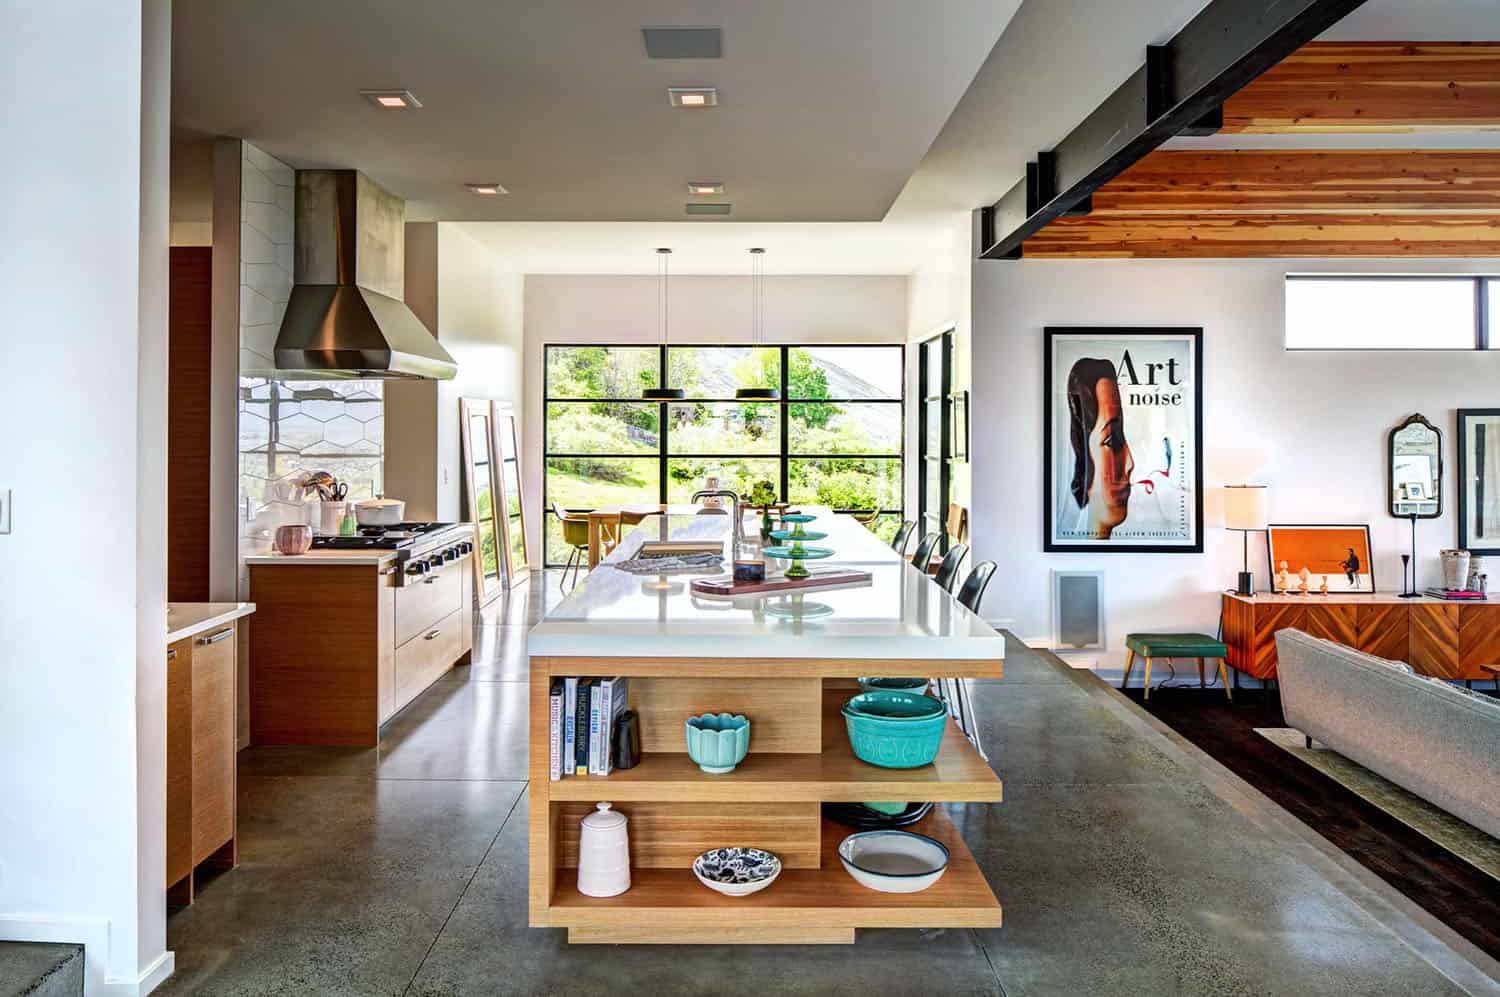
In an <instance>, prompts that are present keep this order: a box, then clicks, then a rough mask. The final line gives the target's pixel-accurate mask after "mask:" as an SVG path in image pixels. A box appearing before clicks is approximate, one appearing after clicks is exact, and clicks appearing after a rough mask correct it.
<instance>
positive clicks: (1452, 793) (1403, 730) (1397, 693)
mask: <svg viewBox="0 0 1500 997" xmlns="http://www.w3.org/2000/svg"><path fill="white" fill-rule="evenodd" d="M1276 652H1277V656H1278V658H1279V663H1278V664H1277V666H1276V673H1277V683H1278V684H1279V685H1280V687H1281V708H1282V711H1283V712H1284V713H1285V715H1286V722H1287V724H1288V725H1290V726H1292V727H1295V728H1297V729H1298V730H1300V731H1301V732H1302V733H1303V734H1306V735H1307V736H1308V737H1311V738H1312V739H1313V740H1314V741H1317V742H1319V743H1320V744H1324V745H1326V746H1328V747H1330V748H1332V749H1333V750H1334V751H1337V752H1338V753H1339V754H1341V755H1343V756H1345V757H1346V758H1350V759H1353V760H1354V761H1356V762H1358V763H1359V764H1361V765H1363V766H1364V767H1365V768H1367V769H1370V770H1372V771H1374V772H1378V773H1379V774H1380V775H1382V776H1384V777H1385V778H1387V779H1389V780H1390V781H1392V782H1394V783H1396V784H1397V785H1398V786H1401V787H1402V788H1404V789H1406V790H1408V791H1409V792H1412V793H1415V794H1416V795H1418V796H1420V797H1422V798H1423V799H1424V800H1427V801H1428V802H1429V803H1432V804H1434V805H1435V806H1438V807H1441V808H1442V809H1444V810H1446V811H1448V812H1449V813H1451V814H1453V815H1454V816H1455V817H1459V818H1462V819H1463V820H1466V821H1468V822H1469V823H1470V824H1473V825H1474V826H1475V827H1477V828H1479V829H1480V830H1482V831H1484V832H1486V833H1487V834H1490V835H1492V836H1494V837H1500V701H1497V700H1492V699H1490V698H1489V697H1486V696H1478V695H1475V694H1473V693H1470V692H1467V691H1466V690H1463V689H1460V688H1458V687H1456V686H1452V685H1449V684H1448V683H1447V682H1443V681H1441V680H1435V679H1428V678H1424V677H1422V676H1420V675H1414V674H1412V671H1411V668H1410V667H1409V666H1407V665H1405V664H1403V663H1401V662H1399V661H1387V660H1385V659H1384V658H1377V657H1374V656H1373V655H1369V654H1365V653H1363V652H1361V651H1356V650H1354V649H1352V648H1349V647H1345V646H1344V645H1342V644H1335V643H1333V642H1332V641H1326V640H1319V639H1318V638H1316V637H1309V636H1308V635H1307V634H1305V633H1303V632H1302V631H1300V630H1281V631H1278V632H1277V634H1276Z"/></svg>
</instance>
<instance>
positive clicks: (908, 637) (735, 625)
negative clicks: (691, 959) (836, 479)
mask: <svg viewBox="0 0 1500 997" xmlns="http://www.w3.org/2000/svg"><path fill="white" fill-rule="evenodd" d="M821 518H822V517H820V519H821ZM827 518H828V519H829V520H835V519H836V520H838V521H839V522H838V523H837V528H838V529H839V531H840V532H841V533H845V534H848V533H849V531H850V530H851V528H852V529H854V530H858V531H859V533H861V534H863V535H864V537H865V538H868V542H866V541H865V540H863V539H861V538H860V537H859V536H856V535H845V536H841V537H838V538H837V539H838V540H839V541H840V543H839V546H840V547H842V548H843V549H849V548H851V547H853V548H855V551H851V560H854V559H856V558H857V562H858V563H860V564H861V565H862V566H867V567H868V568H869V570H870V571H871V573H872V575H873V581H872V583H871V584H869V585H867V586H861V587H859V588H853V589H849V590H838V589H826V590H824V589H820V590H818V592H817V594H816V596H815V598H816V599H817V600H818V601H819V602H825V603H829V604H832V605H833V606H834V608H835V613H834V614H832V615H831V616H827V617H823V618H820V620H819V622H816V623H814V622H811V621H809V622H807V623H797V622H791V623H789V622H787V621H786V620H785V619H777V618H775V616H774V615H773V614H765V613H762V612H761V608H762V607H763V605H764V600H765V599H766V598H767V597H765V596H753V597H748V598H747V597H735V599H734V600H733V601H732V602H730V603H726V604H724V606H723V608H720V607H717V606H710V607H705V606H703V605H701V604H699V603H697V602H695V601H693V599H692V598H691V597H689V596H688V595H687V594H686V593H685V592H684V591H683V590H685V589H686V586H685V585H684V586H681V587H680V588H678V589H676V590H675V591H673V590H671V589H669V588H668V587H667V586H657V587H655V588H653V587H652V586H650V585H645V586H643V585H642V579H641V578H640V577H639V576H632V575H629V574H627V573H626V572H623V571H620V570H617V569H615V568H613V567H612V561H615V560H619V559H624V558H628V557H629V556H630V554H631V552H632V545H631V543H630V541H631V540H632V539H634V538H633V537H632V538H627V542H626V543H625V544H622V545H621V547H620V548H619V549H617V551H616V553H615V554H614V555H612V557H611V558H610V559H609V560H606V561H605V562H603V564H601V566H600V567H599V568H598V569H596V570H595V571H594V572H593V573H592V574H591V575H590V576H589V577H588V578H586V579H585V580H584V581H583V582H582V583H581V584H580V585H579V587H578V588H577V589H576V590H575V591H574V593H573V594H571V595H570V596H569V597H568V598H567V599H565V600H564V601H563V603H562V604H560V605H559V606H558V607H557V608H556V609H554V610H553V611H552V612H551V613H549V614H548V616H547V618H546V619H545V620H544V621H543V622H542V623H541V624H539V625H538V626H537V627H536V628H534V629H533V630H532V632H531V635H530V637H529V639H528V649H529V653H530V655H531V675H530V682H531V685H530V703H529V706H530V716H531V731H530V741H531V747H530V752H531V754H530V777H531V784H530V815H529V828H530V832H529V834H530V842H529V844H530V924H531V925H532V926H533V927H553V928H566V929H568V941H569V942H571V943H595V944H601V943H607V944H799V945H808V944H850V943H852V942H853V941H854V934H855V930H856V929H858V928H863V927H872V928H874V927H879V928H941V927H952V928H974V927H987V928H994V927H999V926H1000V920H1001V912H1000V903H999V901H998V900H997V899H996V898H995V894H994V892H993V891H992V890H991V888H990V885H989V884H988V883H987V882H986V881H985V878H984V875H983V873H982V872H981V870H980V868H979V865H978V863H977V862H976V861H975V859H974V857H973V855H972V854H970V852H969V849H968V847H967V846H966V845H965V844H964V841H963V839H962V837H961V836H960V835H959V833H958V830H957V828H956V827H955V826H954V824H953V822H952V820H951V819H950V818H949V816H948V814H947V813H946V812H945V811H944V809H943V808H942V807H941V806H939V807H935V808H934V809H933V811H932V812H931V813H930V814H929V815H928V816H927V817H925V818H924V819H923V820H922V821H921V822H919V823H918V824H916V825H914V826H912V827H911V828H910V830H912V831H914V832H917V833H919V834H925V835H927V836H929V837H932V838H935V839H937V840H938V841H941V842H942V843H943V844H944V845H945V846H946V847H947V848H948V850H949V865H948V868H947V871H946V872H945V873H944V875H943V877H942V878H941V879H940V880H939V881H938V882H937V883H936V884H934V885H933V886H931V887H930V888H928V889H927V890H925V891H922V892H920V893H912V894H890V893H881V892H878V891H875V890H871V889H868V888H866V887H864V886H862V885H860V884H859V883H858V882H856V881H855V880H854V879H853V877H851V876H850V875H849V874H848V873H847V872H846V871H845V869H844V867H843V864H842V863H841V862H840V861H839V857H838V851H837V850H838V846H839V843H840V842H841V841H842V840H843V839H844V838H845V837H846V836H848V835H850V834H853V833H855V831H854V830H853V829H851V828H848V827H844V826H843V825H841V824H838V823H835V822H833V821H829V820H826V819H825V818H824V817H823V813H822V805H823V803H824V802H865V801H879V800H890V801H898V800H904V801H927V800H931V801H934V802H938V803H945V802H946V803H998V802H1000V800H1001V798H1002V786H1001V781H1000V778H999V777H998V776H997V775H996V774H995V772H994V771H993V770H992V769H991V768H990V766H989V764H988V763H987V762H985V760H984V759H983V758H981V757H980V755H979V753H978V751H976V750H975V748H974V746H973V745H972V744H971V743H970V742H969V741H968V739H967V738H966V737H964V735H963V734H962V733H961V732H960V731H959V730H958V728H957V726H956V725H955V724H954V723H953V722H952V721H951V720H950V721H949V722H948V729H947V730H946V732H945V734H944V739H943V744H942V748H941V750H940V751H939V753H938V757H937V759H936V760H935V761H934V762H933V763H932V764H930V765H925V766H922V767H920V768H915V769H886V768H880V767H877V766H874V765H870V764H867V763H865V762H862V761H860V760H859V759H857V758H855V757H854V754H853V751H852V749H851V748H850V745H849V740H848V736H847V734H846V732H845V724H844V719H843V717H842V716H841V715H840V713H839V710H840V707H841V706H842V704H843V702H844V701H845V700H846V699H847V698H848V697H849V696H851V695H853V694H855V693H856V692H858V686H857V684H856V683H855V682H854V681H853V679H854V678H855V677H856V676H861V675H885V676H902V675H925V676H928V677H934V678H935V677H969V678H999V677H1000V676H1001V672H1002V668H1003V657H1004V640H1003V638H1001V637H1000V636H999V635H998V634H996V633H995V632H994V631H993V630H991V629H990V628H989V627H987V626H985V625H984V624H983V622H982V621H980V620H979V619H978V618H977V617H974V616H973V614H971V613H969V612H968V610H967V609H964V608H963V607H962V606H960V605H959V604H958V603H957V601H956V600H954V599H953V598H952V596H950V595H949V594H948V593H946V592H943V591H941V590H940V589H938V587H937V586H935V585H933V584H932V582H931V581H930V580H928V579H927V578H926V577H924V576H923V575H922V574H921V573H920V572H918V571H917V570H916V569H914V568H912V567H911V566H910V565H908V564H906V563H905V562H904V561H901V560H900V559H899V558H898V557H897V556H896V555H895V554H894V552H892V551H890V549H889V548H888V547H885V546H884V545H883V544H880V543H879V541H877V540H875V539H874V538H873V536H870V535H869V534H868V533H865V531H863V529H862V528H859V527H857V526H855V525H854V524H853V523H852V521H851V520H847V518H846V517H833V516H832V515H831V514H828V516H827ZM846 524H847V525H846ZM666 525H667V524H665V523H664V529H663V532H665V527H666ZM727 525H728V523H727V517H697V518H696V519H695V520H694V521H693V522H692V523H691V525H690V526H688V527H687V528H685V529H684V530H683V531H682V532H685V533H688V534H690V535H698V534H700V533H702V532H704V531H707V530H713V529H720V530H722V529H724V528H726V527H727ZM821 528H822V524H821V522H820V529H821ZM643 532H644V531H643ZM677 535H678V536H681V533H679V534H677ZM638 542H639V541H637V543H638ZM646 581H648V582H649V581H654V579H647V580H646ZM771 598H785V597H784V596H779V597H778V596H772V597H771ZM810 598H811V597H810ZM824 620H826V621H827V622H824ZM604 645H608V646H609V647H610V648H611V649H612V653H601V652H602V651H603V647H604ZM707 648H713V649H714V650H715V651H716V652H720V654H719V656H714V657H708V656H704V655H703V653H702V652H703V650H704V649H707ZM615 675H623V676H629V678H630V681H629V700H630V707H631V709H633V710H635V711H636V713H637V715H638V717H639V722H640V726H641V741H642V748H643V756H642V759H641V762H640V764H638V765H637V766H635V767H634V768H631V769H627V770H617V771H615V772H614V773H612V774H610V775H608V776H566V777H564V778H562V779H560V780H558V781H552V780H551V778H550V773H549V763H550V757H549V748H550V708H549V707H550V704H549V696H550V689H551V684H552V680H553V679H554V678H564V677H570V676H576V677H609V676H615ZM720 710H727V711H729V712H736V713H743V714H745V715H746V716H748V717H749V718H750V722H751V736H750V753H749V755H748V756H747V757H746V758H745V760H744V761H742V762H741V763H740V765H739V766H738V767H737V768H736V769H735V770H734V771H733V772H730V773H727V774H723V775H709V774H707V773H704V772H702V771H701V770H700V769H699V768H698V767H697V766H696V765H695V764H694V763H693V762H692V761H691V760H690V759H689V757H688V755H687V751H686V748H687V746H686V743H685V738H684V736H683V721H684V720H685V719H686V718H687V717H688V716H690V715H692V714H694V713H703V712H707V711H715V712H717V711H720ZM606 800H607V801H609V802H611V803H612V804H614V809H616V810H618V811H619V812H620V813H622V814H624V815H625V816H626V817H627V819H628V820H629V824H628V830H629V838H630V859H631V887H630V889H629V890H628V891H626V892H625V893H623V894H621V895H619V896H616V897H609V898H595V897H588V896H584V895H583V894H581V893H579V892H578V889H577V864H578V836H579V821H580V819H581V818H582V817H583V816H584V815H586V814H587V813H588V812H589V811H591V810H592V809H593V807H594V804H595V803H597V802H601V801H606ZM727 845H748V846H754V847H759V848H765V849H767V850H769V851H772V852H774V853H776V854H777V855H778V856H780V857H781V860H782V865H783V871H782V873H781V875H780V877H779V878H778V879H777V880H776V882H775V883H773V884H772V885H771V886H770V887H768V888H767V889H765V890H763V891H761V892H759V893H756V894H753V895H751V896H749V897H738V898H736V897H726V896H723V895H722V894H719V893H717V892H714V891H713V890H710V889H708V888H707V887H705V886H703V885H702V884H701V883H699V882H698V881H697V879H696V878H695V877H694V875H693V872H692V869H691V865H692V860H693V858H694V857H695V856H697V855H698V854H699V853H701V852H703V851H706V850H708V849H710V848H717V847H723V846H727ZM710 912H711V916H706V915H710Z"/></svg>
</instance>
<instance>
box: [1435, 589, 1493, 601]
mask: <svg viewBox="0 0 1500 997" xmlns="http://www.w3.org/2000/svg"><path fill="white" fill-rule="evenodd" d="M1423 594H1424V595H1427V596H1430V597H1431V598H1433V599H1446V600H1448V601H1449V602H1478V601H1480V600H1481V599H1487V598H1489V596H1487V595H1485V594H1484V593H1483V592H1475V591H1472V590H1470V589H1439V588H1431V589H1427V590H1426V591H1425V592H1424V593H1423Z"/></svg>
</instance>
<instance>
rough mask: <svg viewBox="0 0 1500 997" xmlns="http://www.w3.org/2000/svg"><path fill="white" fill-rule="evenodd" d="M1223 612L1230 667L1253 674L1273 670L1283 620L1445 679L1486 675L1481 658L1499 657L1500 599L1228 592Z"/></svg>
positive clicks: (1261, 676) (1271, 673)
mask: <svg viewBox="0 0 1500 997" xmlns="http://www.w3.org/2000/svg"><path fill="white" fill-rule="evenodd" d="M1223 614H1224V616H1223V620H1224V643H1225V644H1227V645H1228V646H1229V665H1230V667H1231V668H1234V669H1236V670H1238V671H1241V672H1244V673H1245V674H1247V675H1251V676H1254V677H1255V678H1258V679H1273V678H1275V677H1276V664H1277V660H1276V631H1278V630H1285V629H1289V628H1294V629H1297V630H1302V631H1305V632H1307V633H1309V634H1311V635H1312V636H1314V637H1321V638H1323V639H1325V640H1331V641H1334V642H1336V643H1339V644H1344V645H1346V646H1348V647H1353V648H1356V649H1358V650H1360V651H1364V652H1365V653H1366V654H1373V655H1375V656H1376V657H1380V658H1388V659H1390V660H1392V661H1405V662H1407V663H1408V664H1410V665H1411V667H1412V669H1413V670H1414V671H1416V672H1417V674H1419V675H1428V676H1432V677H1434V678H1441V679H1448V680H1450V681H1453V680H1470V681H1472V680H1474V679H1488V678H1489V677H1490V676H1489V673H1487V672H1485V671H1484V670H1483V668H1482V666H1483V665H1486V664H1493V663H1494V662H1496V661H1497V660H1500V658H1497V653H1500V604H1495V603H1489V602H1483V603H1477V604H1473V603H1470V604H1460V603H1453V602H1443V601H1441V600H1438V599H1429V598H1425V597H1424V598H1420V599H1402V598H1399V597H1397V596H1395V595H1391V594H1387V593H1376V594H1373V595H1370V594H1357V595H1349V594H1343V595H1327V596H1324V595H1313V594H1309V595H1287V594H1283V593H1265V594H1261V595H1253V596H1241V595H1235V594H1233V593H1229V594H1226V595H1225V596H1224V601H1223Z"/></svg>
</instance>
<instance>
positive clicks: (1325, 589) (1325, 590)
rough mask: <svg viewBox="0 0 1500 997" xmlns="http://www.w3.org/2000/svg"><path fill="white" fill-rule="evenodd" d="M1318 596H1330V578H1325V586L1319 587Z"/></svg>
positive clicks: (1325, 576)
mask: <svg viewBox="0 0 1500 997" xmlns="http://www.w3.org/2000/svg"><path fill="white" fill-rule="evenodd" d="M1318 594H1319V595H1327V594H1328V576H1327V575H1324V576H1323V584H1322V585H1320V586H1318Z"/></svg>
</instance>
